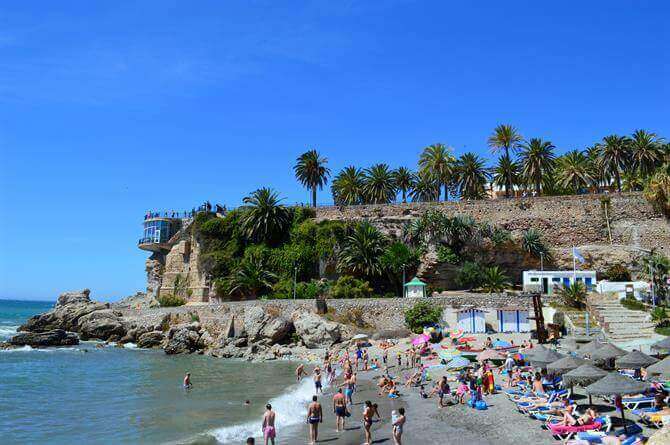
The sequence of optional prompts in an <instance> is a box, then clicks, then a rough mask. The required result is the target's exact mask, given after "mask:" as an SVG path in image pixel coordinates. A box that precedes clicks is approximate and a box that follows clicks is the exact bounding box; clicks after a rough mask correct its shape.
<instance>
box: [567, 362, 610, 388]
mask: <svg viewBox="0 0 670 445" xmlns="http://www.w3.org/2000/svg"><path fill="white" fill-rule="evenodd" d="M606 375H607V371H603V370H602V369H600V368H596V367H595V366H593V365H590V364H588V363H585V364H583V365H581V366H580V367H578V368H576V369H573V370H572V371H570V372H567V373H565V374H563V383H565V384H566V385H579V386H584V387H586V386H589V385H591V384H592V383H595V382H597V381H598V380H600V379H602V378H603V377H605V376H606Z"/></svg>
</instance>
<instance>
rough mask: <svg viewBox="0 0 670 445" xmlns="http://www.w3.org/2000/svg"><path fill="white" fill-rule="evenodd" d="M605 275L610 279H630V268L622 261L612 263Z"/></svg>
mask: <svg viewBox="0 0 670 445" xmlns="http://www.w3.org/2000/svg"><path fill="white" fill-rule="evenodd" d="M605 275H606V276H607V279H608V280H610V281H630V270H628V268H627V267H626V266H624V265H623V264H621V263H617V264H613V265H611V266H610V267H609V268H608V269H607V271H606V272H605Z"/></svg>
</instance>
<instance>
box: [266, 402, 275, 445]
mask: <svg viewBox="0 0 670 445" xmlns="http://www.w3.org/2000/svg"><path fill="white" fill-rule="evenodd" d="M276 436H277V432H276V431H275V412H274V411H272V405H270V404H269V403H268V404H267V405H265V414H264V415H263V437H264V438H265V445H268V441H270V442H272V445H275V437H276Z"/></svg>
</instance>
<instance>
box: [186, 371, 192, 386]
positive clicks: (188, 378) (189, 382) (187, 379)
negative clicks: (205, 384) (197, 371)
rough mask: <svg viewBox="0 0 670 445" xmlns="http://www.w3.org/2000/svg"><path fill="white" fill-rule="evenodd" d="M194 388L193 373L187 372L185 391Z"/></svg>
mask: <svg viewBox="0 0 670 445" xmlns="http://www.w3.org/2000/svg"><path fill="white" fill-rule="evenodd" d="M191 388H193V383H191V373H190V372H187V373H186V375H185V376H184V389H191Z"/></svg>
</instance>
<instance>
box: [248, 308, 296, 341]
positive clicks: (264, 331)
mask: <svg viewBox="0 0 670 445" xmlns="http://www.w3.org/2000/svg"><path fill="white" fill-rule="evenodd" d="M292 330H293V324H292V323H291V321H290V320H287V319H285V318H283V317H281V316H272V315H270V314H267V313H266V312H265V311H264V310H263V308H261V307H259V306H252V307H249V308H247V309H246V310H245V311H244V331H245V332H246V334H247V336H248V337H249V341H252V342H255V341H260V340H262V339H269V340H270V341H271V342H272V343H277V342H279V341H282V340H283V339H284V338H286V336H287V335H288V334H289V333H290V332H291V331H292Z"/></svg>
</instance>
